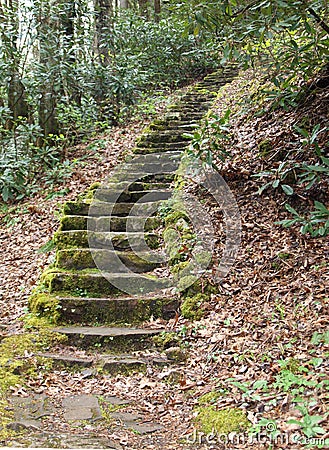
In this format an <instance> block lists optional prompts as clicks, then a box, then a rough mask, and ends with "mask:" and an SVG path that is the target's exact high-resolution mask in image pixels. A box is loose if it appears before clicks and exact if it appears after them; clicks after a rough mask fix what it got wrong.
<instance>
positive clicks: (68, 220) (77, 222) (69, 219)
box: [59, 216, 87, 231]
mask: <svg viewBox="0 0 329 450" xmlns="http://www.w3.org/2000/svg"><path fill="white" fill-rule="evenodd" d="M86 228H87V217H81V216H63V217H62V218H61V219H60V225H59V231H71V230H72V231H73V230H85V229H86Z"/></svg>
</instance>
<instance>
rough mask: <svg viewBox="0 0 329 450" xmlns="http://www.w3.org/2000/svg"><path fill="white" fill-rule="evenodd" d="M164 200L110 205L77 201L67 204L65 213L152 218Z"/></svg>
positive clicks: (98, 201)
mask: <svg viewBox="0 0 329 450" xmlns="http://www.w3.org/2000/svg"><path fill="white" fill-rule="evenodd" d="M167 198H168V197H167ZM162 201H163V200H158V201H152V200H151V201H149V202H144V203H138V204H136V203H131V202H130V203H125V202H122V203H109V202H103V201H100V200H97V199H95V200H93V201H92V202H86V201H83V200H82V201H77V202H66V205H65V212H66V213H67V214H68V215H77V216H89V217H99V216H119V217H121V216H127V215H132V216H147V217H148V216H150V215H153V214H154V213H155V212H156V211H157V209H158V207H159V206H160V205H161V204H162ZM135 205H136V206H135Z"/></svg>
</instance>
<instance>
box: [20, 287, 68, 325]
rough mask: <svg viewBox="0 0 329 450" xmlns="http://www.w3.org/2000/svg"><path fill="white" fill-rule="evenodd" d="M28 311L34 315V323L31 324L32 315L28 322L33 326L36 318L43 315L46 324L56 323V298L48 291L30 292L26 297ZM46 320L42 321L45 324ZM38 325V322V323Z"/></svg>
mask: <svg viewBox="0 0 329 450" xmlns="http://www.w3.org/2000/svg"><path fill="white" fill-rule="evenodd" d="M28 304H29V309H30V312H31V313H33V314H34V315H35V316H36V317H35V318H34V325H32V322H31V321H32V319H33V317H30V319H31V321H30V322H29V323H28V322H27V325H28V324H29V325H30V326H35V325H36V324H37V320H36V318H38V317H39V318H41V317H43V318H44V319H45V320H46V321H47V322H48V324H49V323H50V324H56V323H57V321H58V319H59V317H60V312H59V303H58V299H57V298H56V297H55V296H54V295H51V294H49V293H45V292H41V293H35V294H32V295H31V296H30V297H29V299H28ZM45 323H46V322H44V324H45ZM39 325H40V323H39Z"/></svg>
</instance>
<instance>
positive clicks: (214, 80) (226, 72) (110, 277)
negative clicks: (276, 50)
mask: <svg viewBox="0 0 329 450" xmlns="http://www.w3.org/2000/svg"><path fill="white" fill-rule="evenodd" d="M236 74H237V68H236V67H235V66H230V67H227V68H224V69H221V70H220V71H218V72H216V73H213V74H211V75H208V76H206V77H205V78H204V79H203V81H200V82H199V83H197V84H195V85H194V86H193V87H192V88H190V89H189V90H188V91H187V92H186V93H185V94H184V95H182V96H181V97H180V99H179V101H178V102H177V103H176V104H174V105H171V106H170V107H169V109H168V111H167V113H166V115H165V116H164V117H163V118H160V119H159V120H155V121H154V122H153V123H152V124H151V125H150V126H149V128H148V129H147V130H146V131H145V132H144V133H143V134H142V136H141V137H140V139H139V140H138V142H137V144H136V147H135V149H134V150H133V153H134V154H135V157H130V158H131V159H130V160H129V159H127V161H126V163H125V164H123V166H122V167H120V168H119V169H118V170H117V171H116V172H115V173H114V175H113V176H112V177H111V179H109V180H108V181H107V182H105V183H104V185H102V186H99V185H96V186H92V187H91V188H90V190H89V191H88V192H87V193H86V194H85V195H84V196H82V197H80V198H79V199H77V200H76V201H73V202H67V203H66V204H65V206H64V210H63V212H64V214H63V217H62V218H61V223H60V228H59V231H58V232H57V233H56V234H55V237H54V240H55V242H56V246H57V251H56V261H55V264H54V266H53V267H52V268H50V269H49V270H48V271H46V273H45V274H44V275H43V277H42V285H43V292H42V294H40V295H39V296H38V295H37V294H36V295H34V296H33V297H32V298H31V301H30V309H31V310H32V311H34V312H37V313H39V314H49V310H51V311H52V312H53V314H56V316H57V319H58V321H57V323H59V324H62V326H61V325H59V326H57V327H56V328H54V329H53V331H54V332H57V333H60V334H62V335H65V336H66V337H67V342H66V344H65V345H60V346H58V347H57V348H55V349H50V350H49V352H48V353H43V356H44V357H47V358H51V359H52V360H53V361H54V362H61V363H66V364H70V365H78V366H93V365H96V366H98V367H99V366H101V367H102V368H103V370H108V371H109V372H111V373H115V372H118V371H123V372H125V371H126V370H130V369H133V370H135V369H141V368H145V367H146V366H147V365H149V364H167V363H168V360H167V358H166V356H164V355H163V354H161V353H160V352H159V351H158V350H157V349H156V347H155V345H154V336H155V335H158V334H159V333H162V332H165V327H156V328H152V327H151V328H148V327H145V326H144V327H141V325H140V324H141V323H143V322H146V321H149V320H150V319H151V318H153V319H157V318H160V319H164V321H165V320H168V319H170V318H172V317H174V316H175V314H176V311H177V310H178V308H179V297H178V295H177V294H176V293H175V292H173V290H172V289H171V288H170V286H171V284H170V278H169V277H168V276H167V275H166V272H164V274H165V275H163V276H161V271H163V270H165V268H166V255H165V254H164V252H163V248H162V238H161V218H160V217H159V215H157V210H158V207H159V206H160V205H161V204H162V203H163V201H165V200H167V199H169V198H170V197H171V195H172V182H173V180H174V175H175V172H176V170H177V168H178V166H179V164H180V157H181V155H182V153H183V152H184V150H185V149H186V148H187V146H188V144H189V139H188V138H187V137H186V136H185V133H189V132H191V131H193V130H194V129H195V127H196V126H197V125H198V124H199V122H200V120H201V119H202V118H203V117H204V116H205V114H206V113H207V111H209V109H210V108H211V106H212V104H213V102H214V99H215V98H216V95H217V92H218V90H219V89H220V87H221V86H223V85H225V84H226V83H228V82H230V81H231V80H232V79H233V78H234V77H235V76H236ZM164 323H165V322H164ZM72 346H74V347H77V348H79V349H84V350H85V352H86V353H85V356H83V357H76V356H75V355H74V354H73V355H72V353H70V352H69V351H68V350H67V349H69V348H70V347H72Z"/></svg>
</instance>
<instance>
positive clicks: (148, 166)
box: [119, 139, 182, 174]
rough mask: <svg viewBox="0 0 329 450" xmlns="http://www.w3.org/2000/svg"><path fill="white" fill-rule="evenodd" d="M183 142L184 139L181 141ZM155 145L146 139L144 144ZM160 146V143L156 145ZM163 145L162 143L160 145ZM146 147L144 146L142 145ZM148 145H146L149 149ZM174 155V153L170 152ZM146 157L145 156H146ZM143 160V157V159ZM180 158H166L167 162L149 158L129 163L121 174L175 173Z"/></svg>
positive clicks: (124, 166) (123, 167)
mask: <svg viewBox="0 0 329 450" xmlns="http://www.w3.org/2000/svg"><path fill="white" fill-rule="evenodd" d="M181 140H182V139H181ZM150 142H151V143H153V142H152V141H151V140H149V139H145V140H144V141H143V142H142V143H147V144H149V143H150ZM156 144H158V143H156ZM159 144H162V143H159ZM142 146H143V147H144V145H142ZM147 146H148V145H146V147H147ZM170 154H172V152H170ZM144 157H145V155H144ZM141 158H143V157H141ZM179 163H180V158H176V159H172V158H171V157H170V158H166V161H165V160H164V158H163V160H162V161H161V160H159V158H157V157H155V158H154V159H151V158H150V157H148V160H146V161H145V162H144V161H135V162H133V161H132V162H127V163H125V164H124V165H123V166H122V169H121V171H120V172H119V173H123V174H124V173H125V174H127V173H129V174H130V173H132V174H135V173H171V172H175V171H176V170H177V168H178V166H179Z"/></svg>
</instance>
